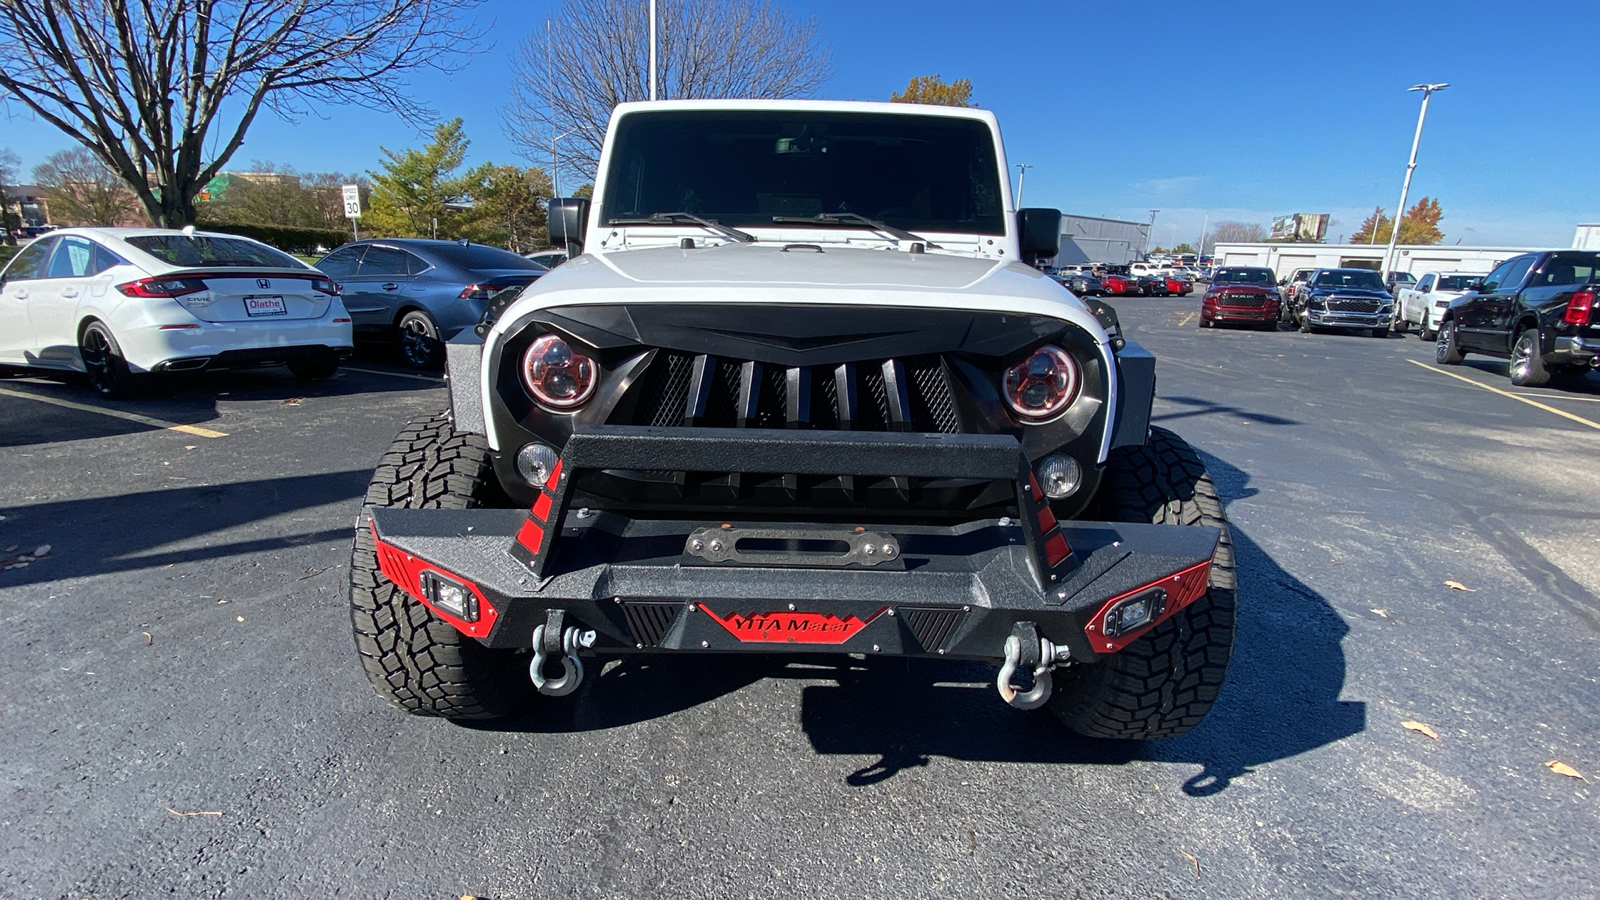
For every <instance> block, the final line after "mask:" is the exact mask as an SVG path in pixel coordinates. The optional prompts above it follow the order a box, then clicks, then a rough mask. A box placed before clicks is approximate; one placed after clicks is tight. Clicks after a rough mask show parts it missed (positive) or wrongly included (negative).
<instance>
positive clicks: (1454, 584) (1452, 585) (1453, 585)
mask: <svg viewBox="0 0 1600 900" xmlns="http://www.w3.org/2000/svg"><path fill="white" fill-rule="evenodd" d="M1444 586H1445V587H1447V588H1449V589H1450V590H1452V591H1476V590H1477V588H1469V587H1467V586H1466V585H1464V584H1462V583H1461V582H1459V581H1446V582H1445V583H1444Z"/></svg>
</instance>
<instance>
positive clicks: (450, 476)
mask: <svg viewBox="0 0 1600 900" xmlns="http://www.w3.org/2000/svg"><path fill="white" fill-rule="evenodd" d="M499 491H500V487H499V484H498V483H497V482H496V481H495V477H494V472H493V469H492V468H491V467H490V462H489V447H488V445H487V444H486V443H485V441H484V439H483V437H482V436H480V435H476V434H463V433H461V432H458V431H456V430H455V429H454V428H452V427H451V419H450V416H449V414H448V413H436V414H433V415H429V416H424V417H420V418H418V419H415V420H413V421H412V422H411V423H409V424H408V425H406V426H405V428H403V429H402V430H401V431H400V434H399V435H398V436H397V437H396V438H395V440H394V443H393V444H391V445H390V447H389V449H388V451H387V452H385V453H384V455H383V458H382V460H381V461H380V462H379V463H378V468H377V471H376V472H374V473H373V476H372V482H371V484H370V485H369V486H368V488H367V495H366V500H365V507H364V509H363V515H362V516H361V518H360V519H359V520H358V521H359V524H358V526H357V528H356V536H355V549H354V552H353V554H352V556H351V560H350V623H351V627H352V630H353V631H354V634H355V642H356V650H357V651H358V652H359V654H360V657H361V666H362V668H363V669H365V670H366V673H367V678H368V679H369V680H371V682H372V686H373V688H374V689H375V690H376V691H377V692H378V696H380V697H383V698H384V699H385V700H388V701H389V702H390V703H392V704H394V705H395V706H398V707H399V708H401V709H403V710H405V711H406V712H409V713H412V714H414V715H419V716H440V717H443V718H446V719H460V720H470V719H494V718H500V717H502V716H505V715H507V714H509V713H511V712H514V711H516V710H517V709H518V708H520V707H521V706H523V705H524V704H525V703H526V702H527V700H528V699H529V697H530V696H531V694H532V686H531V684H530V683H529V681H528V674H527V668H526V663H525V662H522V661H519V659H522V658H519V657H518V656H517V655H516V654H515V653H514V652H513V651H508V650H491V649H489V648H487V647H485V646H483V644H481V643H479V642H478V641H477V639H475V638H471V637H468V636H466V635H464V634H462V633H461V632H459V631H457V630H456V629H455V628H454V627H452V626H451V625H450V624H449V623H447V622H445V621H443V620H442V619H440V618H439V617H437V616H435V615H434V614H433V613H432V611H430V610H429V609H428V608H427V607H426V606H423V605H422V604H421V603H420V602H418V601H417V600H416V599H414V598H412V597H411V596H409V595H407V594H406V593H405V592H404V591H402V590H400V589H399V588H397V587H395V585H394V583H393V582H391V581H390V580H389V579H388V578H387V577H385V576H384V574H383V572H382V571H380V570H379V568H378V557H377V553H376V551H375V549H374V546H373V541H372V531H371V529H370V526H368V524H367V516H366V515H365V509H366V508H371V507H374V506H384V507H401V508H405V509H473V508H476V507H480V506H489V505H498V504H497V503H495V500H496V499H498V496H499ZM485 501H488V502H485Z"/></svg>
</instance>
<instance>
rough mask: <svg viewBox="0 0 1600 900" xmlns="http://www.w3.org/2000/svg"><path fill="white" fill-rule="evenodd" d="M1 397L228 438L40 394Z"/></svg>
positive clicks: (2, 392)
mask: <svg viewBox="0 0 1600 900" xmlns="http://www.w3.org/2000/svg"><path fill="white" fill-rule="evenodd" d="M0 395H4V396H7V397H16V398H17V399H18V400H37V401H39V402H40V403H48V404H50V405H51V406H60V407H65V408H66V409H76V410H79V411H80V412H92V413H99V414H100V415H102V416H110V417H112V418H113V419H122V420H123V421H126V422H138V423H139V424H140V425H149V426H151V427H152V428H162V429H165V430H167V431H181V432H183V433H184V434H192V435H194V436H195V437H203V438H223V437H227V436H228V435H227V434H226V433H224V432H221V431H212V430H211V429H209V428H201V427H200V426H198V425H179V424H178V423H176V422H168V421H165V420H162V419H153V418H151V417H150V416H141V415H139V414H138V413H131V412H123V411H122V410H120V409H106V408H105V407H103V406H90V405H89V404H87V403H74V402H73V401H71V400H61V399H58V398H56V397H42V396H40V395H38V394H29V393H24V392H22V391H8V390H6V389H5V388H0Z"/></svg>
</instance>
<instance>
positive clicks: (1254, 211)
mask: <svg viewBox="0 0 1600 900" xmlns="http://www.w3.org/2000/svg"><path fill="white" fill-rule="evenodd" d="M637 2H640V3H644V2H645V0H637ZM664 2H672V0H664ZM554 5H555V4H553V3H549V2H539V0H489V2H487V3H486V5H485V6H484V7H483V8H482V10H481V12H480V14H479V15H480V18H481V19H482V20H483V21H485V22H489V21H490V20H492V22H493V25H494V27H493V30H492V35H493V39H494V41H495V44H494V46H492V47H490V48H487V49H486V50H485V51H484V52H482V53H481V54H480V55H478V56H477V57H476V58H475V59H474V60H473V61H472V63H471V65H470V66H469V67H468V68H467V70H466V71H464V72H461V73H459V74H457V75H455V76H451V77H445V76H431V77H422V76H419V77H418V78H417V80H416V81H415V84H414V90H415V93H416V95H417V96H418V97H419V98H421V99H422V100H423V101H424V102H426V103H428V104H430V105H431V106H432V107H433V108H435V109H437V110H438V111H439V112H440V114H441V116H443V117H446V118H448V117H450V116H455V115H459V116H462V117H463V118H464V119H465V120H466V130H467V134H468V136H469V137H470V138H471V139H472V142H473V143H472V150H471V155H470V159H469V161H470V162H473V163H476V162H482V161H485V160H493V161H496V162H522V163H523V164H529V161H526V160H518V158H517V157H516V153H515V151H514V150H513V149H512V147H511V145H510V143H509V142H508V141H507V140H506V138H505V136H504V134H503V133H502V131H501V124H500V118H499V114H498V113H499V107H500V106H501V105H502V104H503V103H504V102H505V99H506V94H507V90H508V85H509V77H510V76H509V72H508V67H507V61H508V59H509V58H510V55H511V53H512V51H513V49H514V47H515V45H516V43H517V41H518V40H519V39H520V38H521V37H522V36H524V35H526V34H529V33H533V32H535V31H542V27H543V22H544V19H545V16H546V15H547V13H548V12H549V10H550V9H551V8H552V7H553V6H554ZM784 5H785V6H786V7H787V8H788V9H789V10H791V11H793V12H795V13H798V14H801V15H813V16H815V17H816V19H817V22H818V25H819V28H820V32H821V34H822V36H823V38H824V39H825V40H826V41H827V42H829V43H830V44H831V45H832V47H833V75H832V77H831V79H830V80H829V81H828V82H827V84H826V85H825V86H824V88H823V90H822V91H821V93H820V96H822V97H825V98H834V99H855V100H882V99H887V98H888V96H889V94H891V93H892V92H894V91H896V90H899V89H901V88H903V87H904V86H905V83H906V81H907V80H908V79H909V78H910V77H911V76H913V75H922V74H934V73H938V74H941V75H943V76H944V77H945V78H946V79H955V78H960V77H966V78H971V79H972V81H973V85H974V99H975V100H976V101H977V102H978V104H979V105H980V106H983V107H986V108H988V109H992V110H994V111H995V112H996V113H997V114H998V115H999V116H1000V122H1001V127H1002V129H1003V130H1004V133H1005V137H1006V144H1007V151H1008V153H1009V155H1010V158H1011V161H1012V162H1013V163H1016V162H1027V163H1031V164H1033V166H1034V168H1032V169H1030V170H1029V172H1028V181H1027V188H1026V194H1025V197H1024V200H1025V201H1026V203H1027V205H1029V206H1033V205H1048V206H1058V207H1060V208H1061V209H1063V210H1065V211H1067V212H1072V213H1080V214H1084V215H1097V216H1107V217H1112V218H1129V219H1135V220H1139V221H1143V220H1145V219H1148V218H1149V215H1150V214H1149V210H1150V209H1160V210H1161V212H1159V213H1158V214H1157V215H1156V228H1155V235H1154V237H1155V241H1156V242H1157V243H1160V244H1166V243H1170V242H1171V241H1172V239H1173V238H1174V237H1175V238H1176V239H1177V240H1179V241H1182V240H1189V241H1191V242H1192V241H1193V240H1194V239H1195V238H1196V237H1198V235H1199V233H1200V227H1201V222H1202V219H1203V217H1204V216H1206V215H1207V214H1209V216H1210V219H1211V221H1212V222H1216V221H1219V220H1223V219H1232V220H1239V221H1247V222H1259V223H1262V224H1267V223H1269V222H1270V219H1271V217H1273V216H1275V215H1282V214H1286V213H1292V212H1326V213H1331V214H1332V215H1333V222H1332V224H1331V226H1330V228H1329V239H1330V240H1336V239H1338V238H1339V237H1340V235H1348V234H1349V233H1351V232H1353V231H1354V230H1355V229H1356V228H1357V227H1358V226H1359V224H1360V221H1361V219H1362V218H1363V217H1364V216H1365V215H1366V214H1367V213H1368V212H1370V210H1371V208H1372V207H1373V206H1374V205H1379V204H1381V205H1382V206H1384V207H1385V208H1386V209H1388V210H1390V211H1391V212H1392V210H1393V207H1394V204H1395V201H1396V200H1397V199H1398V197H1399V193H1400V180H1401V178H1402V176H1403V175H1404V169H1405V162H1406V155H1407V152H1408V151H1409V149H1410V144H1411V136H1412V132H1413V130H1414V128H1415V125H1416V117H1417V109H1418V106H1419V103H1420V96H1421V95H1420V94H1412V93H1407V92H1406V90H1405V88H1406V87H1408V86H1410V85H1412V84H1415V83H1418V82H1441V81H1443V82H1449V83H1450V84H1451V87H1450V88H1449V89H1448V90H1445V91H1443V92H1441V93H1439V94H1436V95H1435V96H1434V100H1433V103H1432V105H1431V107H1430V109H1429V113H1428V122H1427V128H1426V131H1425V132H1424V134H1423V138H1422V149H1421V154H1420V156H1419V160H1418V167H1417V172H1416V176H1415V178H1414V180H1413V182H1412V189H1411V198H1412V200H1413V201H1414V200H1415V199H1416V198H1418V197H1422V196H1425V195H1426V196H1433V197H1436V198H1438V199H1439V200H1440V202H1441V204H1442V206H1443V209H1444V214H1445V216H1444V220H1443V222H1442V223H1441V226H1442V228H1443V230H1444V232H1445V240H1446V241H1447V242H1449V243H1456V242H1457V241H1458V240H1459V241H1460V242H1461V243H1463V244H1467V245H1471V244H1479V245H1499V246H1521V245H1552V246H1568V245H1570V243H1571V241H1572V235H1573V226H1574V225H1576V224H1578V223H1580V222H1581V223H1590V222H1600V179H1597V178H1596V176H1595V168H1594V162H1595V159H1596V151H1595V147H1596V146H1597V145H1600V117H1596V116H1595V115H1594V114H1593V111H1594V107H1595V102H1596V98H1597V97H1600V84H1597V81H1600V79H1597V76H1596V72H1597V71H1600V69H1597V67H1596V64H1595V61H1594V55H1593V52H1592V51H1591V50H1588V49H1585V44H1584V41H1585V40H1586V39H1587V36H1590V35H1593V34H1595V33H1597V32H1600V28H1597V27H1596V26H1600V4H1597V3H1595V2H1593V0H1571V2H1525V3H1520V4H1515V5H1513V4H1508V3H1503V2H1502V3H1480V2H1462V3H1447V4H1425V3H1403V2H1402V3H1396V2H1392V0H1390V2H1379V3H1346V4H1338V5H1334V4H1314V3H1298V2H1293V0H1280V2H1271V3H1229V4H1206V3H1192V2H1191V3H1183V4H1171V3H1162V2H1156V3H1142V4H1123V3H1067V2H1053V3H1052V2H1005V0H998V2H990V3H981V4H974V3H970V2H967V3H956V2H948V0H924V2H921V3H916V4H911V5H907V4H902V3H882V2H872V3H864V2H861V0H853V2H851V0H785V2H784ZM324 114H325V115H326V119H320V120H319V119H309V120H306V121H302V122H300V123H298V124H289V123H285V122H282V121H281V120H277V119H273V118H271V117H270V116H264V117H263V118H262V119H260V120H259V121H258V122H257V124H256V125H255V127H254V128H253V129H252V130H251V132H250V134H249V136H248V138H247V140H246V143H245V146H244V147H243V148H242V149H241V150H240V151H239V153H238V154H237V155H236V156H235V157H234V160H233V162H232V163H230V168H233V169H247V168H248V163H249V162H250V161H252V160H270V161H273V162H277V163H283V164H289V165H293V166H295V167H296V168H298V169H300V170H302V171H329V170H336V171H352V170H366V169H371V168H375V167H376V166H377V162H378V159H379V158H380V157H379V150H378V148H379V147H380V146H385V147H389V148H391V149H398V148H401V147H405V146H408V145H416V144H420V143H421V142H422V138H421V137H420V136H419V135H417V133H416V132H415V131H413V130H412V129H411V128H409V127H408V126H406V125H405V124H403V123H401V122H399V121H397V120H395V119H393V118H392V117H389V116H385V115H382V114H379V113H374V112H370V111H366V110H360V109H349V108H335V109H326V110H324ZM67 145H68V142H67V139H66V138H65V137H64V136H63V135H61V134H60V133H58V132H56V131H55V130H53V129H52V128H50V127H49V126H48V125H46V124H44V123H42V122H36V121H33V120H32V119H31V118H30V117H29V116H28V114H27V113H26V112H25V111H23V110H22V109H21V108H20V106H18V105H17V104H15V103H14V102H11V103H8V104H6V106H5V108H4V110H3V112H0V147H7V146H9V147H10V148H11V149H13V150H14V151H15V152H16V153H17V154H18V155H19V156H20V157H21V158H22V162H23V174H24V176H26V173H27V171H28V170H29V169H31V168H32V166H33V165H34V164H35V163H37V162H39V161H40V160H41V159H42V158H43V157H44V156H45V155H46V154H48V153H50V152H51V151H53V150H57V149H61V148H62V147H65V146H67ZM532 162H534V163H542V162H544V161H543V160H536V161H532Z"/></svg>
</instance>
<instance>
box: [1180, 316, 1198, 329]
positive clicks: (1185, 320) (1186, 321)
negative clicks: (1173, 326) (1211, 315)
mask: <svg viewBox="0 0 1600 900" xmlns="http://www.w3.org/2000/svg"><path fill="white" fill-rule="evenodd" d="M1194 317H1195V314H1194V313H1184V314H1183V318H1182V319H1181V320H1179V322H1178V325H1179V326H1180V327H1181V326H1184V325H1187V324H1189V322H1190V321H1191V320H1192V319H1194Z"/></svg>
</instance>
